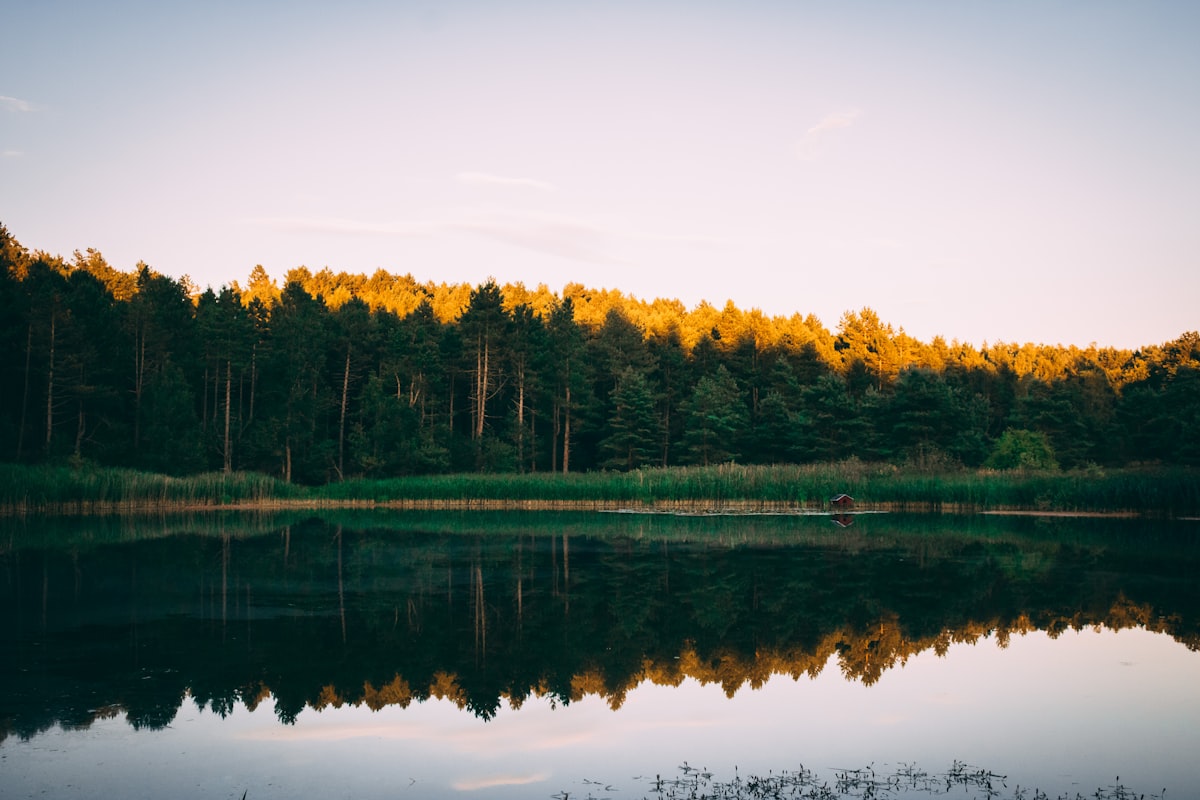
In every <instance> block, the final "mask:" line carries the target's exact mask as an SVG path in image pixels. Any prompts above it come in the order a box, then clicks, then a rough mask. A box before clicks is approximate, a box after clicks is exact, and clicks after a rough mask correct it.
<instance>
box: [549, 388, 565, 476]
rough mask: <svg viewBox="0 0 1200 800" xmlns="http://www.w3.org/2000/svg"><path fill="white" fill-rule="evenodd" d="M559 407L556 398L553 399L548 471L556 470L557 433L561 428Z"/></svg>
mask: <svg viewBox="0 0 1200 800" xmlns="http://www.w3.org/2000/svg"><path fill="white" fill-rule="evenodd" d="M559 408H560V406H559V405H558V400H557V399H555V401H554V409H553V411H552V412H551V416H552V417H553V422H552V424H551V430H550V471H551V472H558V434H559V432H560V431H561V430H562V428H561V423H560V422H559V413H558V411H559Z"/></svg>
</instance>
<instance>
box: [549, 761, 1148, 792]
mask: <svg viewBox="0 0 1200 800" xmlns="http://www.w3.org/2000/svg"><path fill="white" fill-rule="evenodd" d="M832 772H833V777H832V778H829V777H825V776H824V775H822V774H821V773H818V772H816V771H814V770H811V769H808V768H807V767H804V766H799V767H797V768H796V769H792V770H783V771H782V772H778V773H776V772H770V773H767V774H766V775H746V776H743V775H741V774H739V773H738V772H737V770H736V769H735V770H734V776H733V778H731V779H729V780H720V779H718V778H716V777H714V775H713V773H712V772H710V771H709V770H708V769H707V768H697V767H693V766H691V765H689V764H687V763H686V762H685V763H683V764H682V765H680V766H679V767H678V772H677V774H676V775H674V776H668V777H663V776H662V775H655V776H654V778H653V779H648V778H635V780H638V781H639V782H642V783H648V784H649V789H648V790H644V791H646V792H648V793H645V794H640V796H641V797H642V798H643V800H751V799H752V798H753V799H756V800H757V799H760V798H761V799H765V798H772V799H774V800H779V799H781V798H787V799H788V800H850V799H852V798H853V799H855V800H868V799H871V800H888V799H889V798H915V797H940V796H944V795H950V794H953V795H954V796H955V797H966V798H986V799H987V800H1000V798H1013V800H1146V798H1150V799H1151V800H1162V798H1164V797H1165V796H1166V789H1165V788H1164V789H1163V790H1162V791H1161V792H1160V793H1159V794H1146V793H1143V792H1138V791H1135V790H1133V789H1130V788H1129V787H1127V786H1124V785H1123V784H1122V783H1121V782H1120V780H1121V779H1120V778H1119V777H1118V778H1117V779H1116V780H1115V781H1114V782H1113V783H1112V784H1111V785H1109V786H1101V787H1098V788H1097V789H1096V790H1095V792H1092V793H1090V794H1087V795H1084V794H1080V793H1078V792H1076V793H1073V794H1053V795H1051V794H1047V793H1046V792H1044V791H1042V790H1041V789H1036V788H1030V787H1024V786H1020V785H1015V784H1014V786H1013V787H1012V788H1011V789H1010V788H1009V786H1008V779H1007V777H1006V776H1004V775H1000V774H998V773H995V772H992V771H991V770H989V769H986V768H981V767H975V766H972V765H970V764H967V763H965V762H962V761H954V762H953V763H952V764H951V765H950V767H949V768H948V769H947V770H946V771H944V772H928V771H926V770H924V769H921V768H920V767H918V766H917V765H915V764H900V765H899V766H898V767H896V768H894V769H886V768H882V767H881V768H879V769H876V767H875V765H874V764H870V765H868V766H866V767H861V768H858V769H835V770H833V771H832ZM583 783H584V787H585V788H584V791H583V793H572V792H568V791H560V792H558V793H557V794H554V795H551V796H552V797H553V798H555V800H607V799H608V798H610V797H612V796H613V794H614V793H615V792H617V791H618V789H617V788H616V787H615V786H614V785H613V784H606V783H604V782H602V781H591V780H585V781H583Z"/></svg>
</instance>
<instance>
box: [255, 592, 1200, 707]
mask: <svg viewBox="0 0 1200 800" xmlns="http://www.w3.org/2000/svg"><path fill="white" fill-rule="evenodd" d="M1176 623H1178V620H1177V619H1172V618H1169V617H1163V616H1161V615H1158V614H1156V613H1155V611H1154V609H1153V608H1152V607H1150V606H1149V605H1138V604H1136V603H1132V602H1130V601H1129V600H1128V599H1126V598H1124V597H1121V598H1118V600H1117V601H1116V602H1115V603H1114V604H1113V606H1112V607H1111V608H1110V609H1108V611H1107V612H1106V613H1104V614H1102V615H1099V616H1092V615H1089V614H1087V613H1086V612H1080V613H1077V614H1074V615H1071V616H1060V615H1055V616H1052V617H1049V616H1048V617H1047V618H1045V619H1037V620H1035V619H1032V618H1030V617H1029V616H1028V615H1026V614H1021V615H1020V616H1018V617H1016V618H1014V619H1008V620H1001V619H999V618H996V619H992V620H989V621H972V622H968V623H966V624H964V625H962V626H960V627H958V628H955V629H953V630H950V629H947V630H942V631H940V632H939V633H937V634H935V635H931V636H923V637H910V636H907V635H905V634H904V632H903V630H902V625H901V623H900V620H899V618H898V617H897V616H896V615H895V614H887V615H885V616H883V617H881V618H880V619H879V620H878V621H877V622H876V623H874V624H872V625H870V626H869V627H868V628H866V629H865V630H862V631H853V630H849V629H841V630H837V631H834V632H832V633H829V634H828V635H826V636H825V637H823V638H822V639H821V640H820V641H819V642H817V643H816V645H815V646H812V647H811V648H804V647H800V646H793V647H787V648H783V649H771V648H760V649H758V650H757V651H755V652H754V653H753V655H750V656H747V655H746V654H743V653H739V652H736V651H735V650H733V649H729V648H719V649H717V650H714V651H711V652H708V653H701V652H699V651H698V650H697V649H696V648H695V646H694V645H692V644H689V645H687V646H686V647H685V648H684V649H683V650H682V651H681V652H680V653H679V654H678V655H677V656H674V657H672V658H670V659H667V660H654V659H649V658H647V659H643V661H642V665H641V667H640V668H639V669H637V670H635V671H633V672H631V673H630V674H628V675H624V676H620V675H610V674H608V673H606V672H605V671H604V670H603V669H602V668H601V667H599V666H592V667H589V668H587V669H584V670H582V671H581V672H579V673H577V674H575V675H573V676H572V677H571V679H570V692H569V695H568V696H566V697H562V696H561V695H560V694H559V692H557V691H555V690H552V689H551V688H550V687H549V686H548V685H547V683H546V682H545V680H543V681H542V682H540V683H538V684H535V685H532V686H529V687H524V688H516V689H510V690H509V691H507V692H505V693H504V694H503V695H502V696H501V697H500V698H497V699H499V700H501V701H503V702H506V703H507V704H508V705H509V707H510V708H512V709H514V710H515V709H519V708H521V706H523V705H524V704H525V702H526V701H527V700H528V699H529V698H531V697H549V698H550V699H551V700H554V699H564V700H567V701H569V702H579V701H581V700H583V699H584V698H586V697H600V698H603V699H604V700H605V701H606V703H607V704H608V706H609V707H610V708H611V709H613V710H614V711H616V710H618V709H620V708H621V707H622V706H623V705H624V703H625V699H626V697H627V696H628V694H629V692H630V691H632V690H633V689H636V688H637V687H638V686H639V685H641V684H643V683H646V682H649V683H652V684H654V685H656V686H664V687H673V686H679V685H680V684H682V683H683V682H684V681H685V680H694V681H696V682H698V683H700V684H701V685H705V686H707V685H719V686H720V687H721V688H722V690H723V691H724V693H725V695H726V696H727V697H730V698H732V697H734V695H736V694H737V692H738V691H739V690H740V689H742V688H743V687H746V686H748V687H750V688H751V689H759V688H761V687H762V686H764V685H765V684H766V683H767V681H768V680H769V679H771V678H773V677H783V676H787V677H790V678H792V679H793V680H799V679H800V678H801V677H803V676H808V677H809V678H810V679H813V678H816V677H817V676H819V675H820V674H821V673H822V672H823V671H824V669H825V667H826V666H827V665H828V664H829V663H830V661H831V659H833V658H836V660H837V664H838V666H839V668H840V671H841V673H842V675H843V676H844V677H845V678H846V679H847V680H856V681H861V682H862V683H863V684H864V685H866V686H871V685H874V684H875V683H877V682H878V681H879V680H880V679H881V678H882V677H883V675H884V673H885V672H887V671H888V670H889V669H892V668H894V667H896V666H903V665H904V664H906V663H907V662H908V660H909V659H910V658H912V657H914V656H917V655H919V654H921V653H924V652H925V651H932V652H933V653H935V654H936V655H937V656H938V657H945V656H946V654H947V653H948V652H949V650H950V647H951V646H952V645H955V644H977V643H979V642H980V641H981V640H983V639H986V638H988V637H989V636H990V637H992V638H993V639H994V640H995V642H996V644H997V646H998V647H1000V648H1001V649H1004V648H1007V647H1008V645H1009V642H1010V641H1011V639H1012V636H1013V635H1014V634H1015V635H1019V636H1024V635H1025V634H1028V633H1032V632H1035V631H1039V630H1042V631H1045V632H1046V633H1047V634H1048V635H1049V636H1050V637H1051V638H1057V637H1058V636H1059V635H1061V634H1062V633H1063V632H1065V631H1067V630H1086V629H1089V628H1091V629H1094V630H1104V629H1107V630H1113V631H1118V630H1126V629H1130V628H1144V629H1146V630H1148V631H1151V632H1154V633H1162V634H1166V635H1172V636H1173V637H1174V638H1175V639H1176V641H1179V642H1180V643H1182V644H1184V645H1185V646H1186V647H1187V648H1188V649H1189V650H1193V651H1197V650H1200V637H1196V636H1182V637H1181V636H1180V635H1177V634H1175V633H1173V631H1174V630H1175V628H1176ZM460 680H461V679H460V677H459V676H457V675H455V674H452V673H448V672H442V671H439V672H437V673H435V675H434V678H433V681H432V682H431V683H430V685H429V686H428V687H426V688H425V689H424V690H420V689H413V688H412V687H411V686H410V685H409V683H408V681H407V680H405V679H404V678H403V677H401V676H400V675H396V676H395V677H394V678H393V679H392V681H391V682H389V683H387V684H384V685H382V686H379V687H376V686H374V685H373V684H372V683H371V682H369V681H367V682H365V683H364V684H363V686H362V688H361V690H360V691H358V692H356V693H355V694H354V695H353V696H349V695H347V694H345V693H342V692H340V691H339V690H337V689H336V688H335V687H333V686H324V687H321V688H320V689H319V690H318V692H317V695H316V697H315V698H314V699H313V701H312V702H311V703H310V705H311V707H312V708H314V709H316V710H321V709H323V708H327V707H331V706H332V707H334V708H338V707H340V706H341V705H343V704H345V703H349V704H352V705H355V706H358V705H365V706H367V707H368V708H370V709H371V710H373V711H378V710H380V709H382V708H384V707H387V706H398V707H400V708H407V707H408V706H409V705H410V704H411V703H412V702H413V701H414V700H416V701H418V702H423V701H425V700H430V699H437V700H448V701H449V702H451V703H453V704H454V705H455V706H457V707H458V708H460V709H466V708H469V707H471V706H472V703H471V699H472V698H471V697H470V693H469V690H468V689H467V688H465V687H464V686H463V685H462V684H461V682H460ZM264 691H265V688H264ZM261 697H262V696H261V695H260V696H259V697H258V699H256V700H255V704H257V702H258V701H259V700H261ZM247 705H248V706H249V705H250V703H249V702H247Z"/></svg>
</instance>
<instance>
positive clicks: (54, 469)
mask: <svg viewBox="0 0 1200 800" xmlns="http://www.w3.org/2000/svg"><path fill="white" fill-rule="evenodd" d="M841 492H845V493H847V494H850V495H852V496H853V497H854V498H855V499H856V501H857V504H858V507H860V508H887V509H897V510H904V509H907V510H922V511H924V510H934V511H937V510H958V511H961V510H995V509H1017V510H1040V511H1106V512H1111V511H1128V512H1135V513H1154V514H1164V515H1177V516H1178V515H1189V514H1197V513H1200V470H1197V469H1194V468H1184V467H1175V468H1145V469H1122V470H1098V469H1090V470H1080V471H1072V472H995V471H988V470H960V471H949V472H940V473H925V472H917V471H911V470H904V469H900V468H898V467H895V466H892V465H887V464H871V463H865V462H860V461H857V460H849V461H843V462H838V463H830V464H810V465H776V466H742V465H734V464H725V465H721V466H713V467H669V468H657V469H643V470H636V471H633V472H589V473H572V474H568V475H562V474H551V473H538V474H526V475H515V474H458V475H427V476H418V477H406V478H394V479H387V480H365V479H353V480H348V481H345V482H339V483H330V484H326V485H324V486H318V487H302V486H296V485H293V484H289V483H286V482H284V481H281V480H279V479H276V478H272V477H269V476H266V475H261V474H257V473H246V472H238V473H231V474H224V473H220V472H212V473H204V474H201V475H193V476H190V477H185V478H173V477H169V476H165V475H157V474H151V473H145V472H137V471H135V470H127V469H115V468H104V467H87V466H83V467H69V466H20V465H12V464H0V509H3V510H5V511H7V512H9V513H12V512H14V511H16V512H23V511H75V512H86V511H92V510H114V511H121V510H127V509H128V510H132V509H138V508H154V507H157V508H185V507H218V506H228V505H238V504H243V505H264V506H269V505H273V504H274V505H294V504H312V505H319V506H339V505H356V504H357V505H375V504H404V503H413V504H429V505H436V504H438V503H445V504H447V505H453V506H460V507H472V506H479V507H485V506H486V507H503V506H513V507H527V508H536V507H538V506H539V505H541V506H547V507H570V506H578V507H606V508H612V507H617V506H625V505H628V506H633V507H637V506H653V507H656V508H662V509H672V508H675V509H695V510H716V509H721V508H728V507H738V508H743V509H750V510H753V509H764V510H766V509H781V508H809V509H813V508H816V509H822V508H827V507H828V502H829V498H830V497H831V496H832V495H835V494H837V493H841Z"/></svg>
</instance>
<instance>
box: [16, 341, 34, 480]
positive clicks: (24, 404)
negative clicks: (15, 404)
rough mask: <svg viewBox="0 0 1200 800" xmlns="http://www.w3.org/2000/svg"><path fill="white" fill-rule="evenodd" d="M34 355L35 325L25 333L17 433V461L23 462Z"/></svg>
mask: <svg viewBox="0 0 1200 800" xmlns="http://www.w3.org/2000/svg"><path fill="white" fill-rule="evenodd" d="M32 354H33V323H32V322H30V323H29V327H28V328H27V329H26V333H25V388H24V390H23V391H22V392H21V428H20V430H19V431H17V461H20V460H21V456H22V454H23V452H22V451H24V449H25V420H26V419H27V416H28V413H29V367H30V362H31V359H32Z"/></svg>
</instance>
